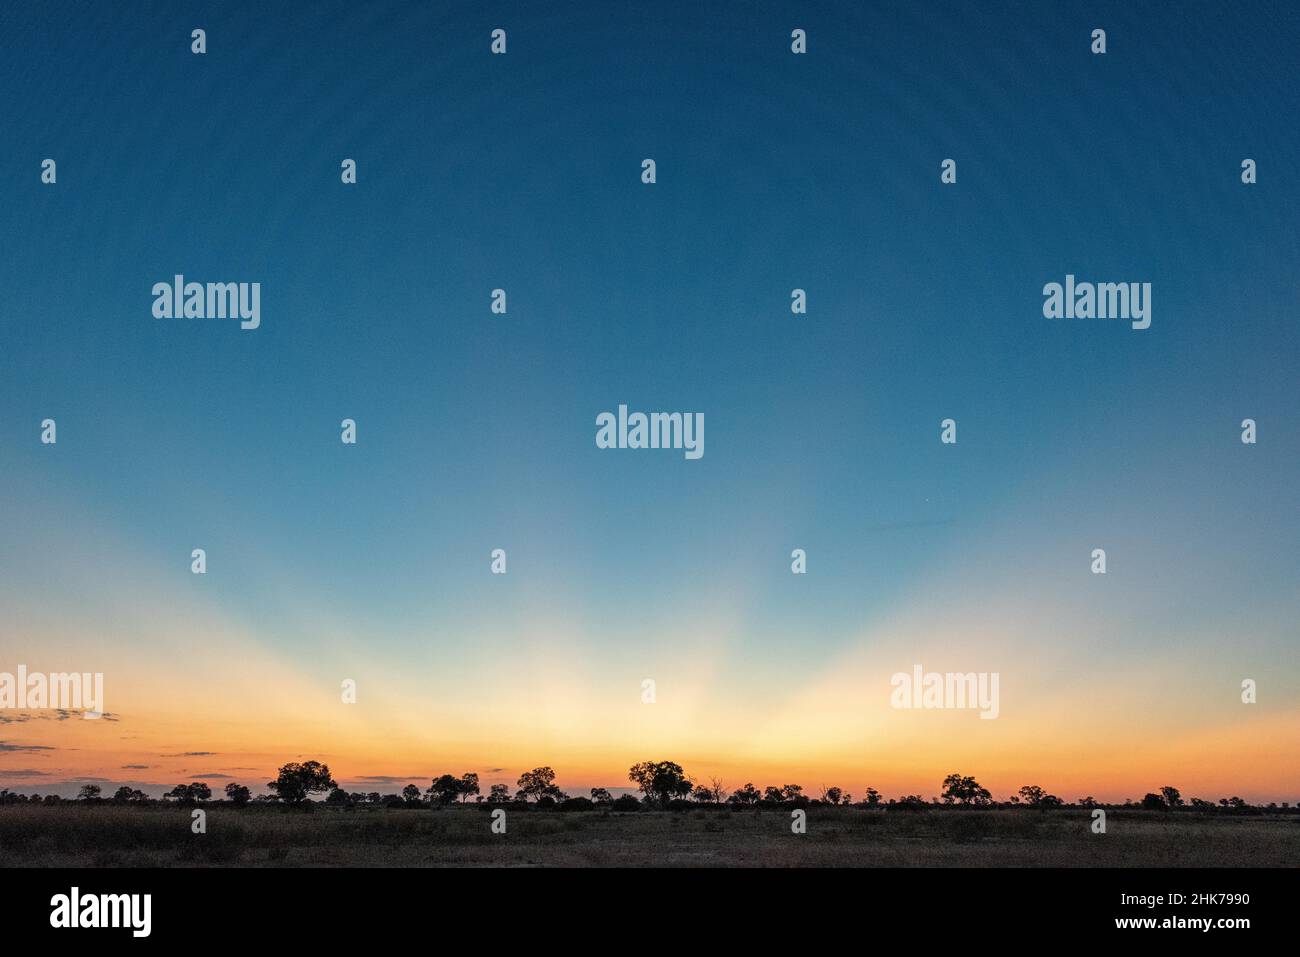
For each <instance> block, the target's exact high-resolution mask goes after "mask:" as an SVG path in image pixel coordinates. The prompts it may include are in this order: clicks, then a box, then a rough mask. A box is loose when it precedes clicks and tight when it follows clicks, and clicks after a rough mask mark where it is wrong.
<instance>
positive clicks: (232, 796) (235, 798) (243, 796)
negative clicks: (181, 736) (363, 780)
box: [226, 781, 378, 807]
mask: <svg viewBox="0 0 1300 957" xmlns="http://www.w3.org/2000/svg"><path fill="white" fill-rule="evenodd" d="M252 796H253V792H252V791H250V790H248V788H246V787H244V786H243V785H242V784H236V783H235V782H234V781H231V782H230V783H229V784H227V785H226V800H228V801H230V802H231V803H232V804H234V805H235V806H236V807H243V806H244V805H245V804H247V803H248V802H249V800H250V799H251V798H252ZM376 797H378V795H376Z"/></svg>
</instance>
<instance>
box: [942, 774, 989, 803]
mask: <svg viewBox="0 0 1300 957" xmlns="http://www.w3.org/2000/svg"><path fill="white" fill-rule="evenodd" d="M943 801H944V803H945V804H952V803H953V802H954V801H955V802H957V803H958V804H970V805H975V806H977V807H985V806H987V805H989V804H991V803H992V801H993V795H991V794H989V792H988V788H983V787H980V783H979V782H978V781H976V780H975V779H974V778H973V777H971V776H970V775H965V776H963V775H961V774H950V775H948V776H947V777H946V778H944V779H943Z"/></svg>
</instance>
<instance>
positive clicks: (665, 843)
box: [0, 804, 1300, 867]
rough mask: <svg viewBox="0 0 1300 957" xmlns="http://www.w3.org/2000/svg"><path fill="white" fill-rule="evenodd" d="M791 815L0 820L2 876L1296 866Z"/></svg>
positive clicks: (1141, 837) (865, 815)
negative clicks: (37, 871)
mask: <svg viewBox="0 0 1300 957" xmlns="http://www.w3.org/2000/svg"><path fill="white" fill-rule="evenodd" d="M807 813H808V818H807V833H806V834H792V833H791V830H790V815H789V812H785V811H780V810H738V811H736V810H728V809H708V810H691V811H685V812H666V811H664V812H660V811H640V812H635V813H607V812H601V811H590V812H580V813H561V812H537V811H531V810H527V811H526V810H510V811H508V812H507V819H506V820H507V833H506V834H504V835H496V834H492V833H491V830H490V824H491V818H490V817H489V816H488V814H487V813H485V812H484V810H483V809H482V808H476V807H453V808H447V809H442V810H405V809H391V810H390V809H383V808H366V809H355V810H343V809H332V808H324V807H316V808H315V809H313V810H311V811H309V812H303V811H294V810H288V809H284V808H278V807H256V808H243V809H235V808H232V807H228V806H227V807H223V806H220V805H218V806H213V807H209V808H208V809H207V833H206V834H193V833H191V828H190V822H191V816H190V810H189V809H187V808H183V807H176V806H170V807H166V806H160V807H119V806H114V805H110V804H101V805H91V806H86V805H68V806H60V807H21V806H16V807H15V806H9V807H0V866H4V867H54V866H91V867H211V866H217V867H450V866H459V867H465V866H468V867H592V866H594V867H608V866H635V867H646V866H650V867H755V866H761V867H1036V866H1050V867H1062V866H1063V867H1156V866H1163V867H1192V866H1198V867H1207V866H1208V867H1220V866H1222V867H1228V866H1238V867H1279V866H1294V865H1295V864H1296V863H1297V862H1298V861H1300V816H1297V815H1277V814H1271V815H1243V816H1236V815H1201V814H1192V813H1172V814H1171V813H1161V812H1151V811H1129V810H1114V811H1110V812H1108V820H1107V833H1106V834H1104V835H1098V834H1093V833H1091V830H1090V826H1089V825H1090V823H1091V817H1090V815H1089V812H1088V811H1086V810H1082V809H1077V808H1074V809H1070V808H1066V809H1057V810H1052V811H1047V812H1042V811H1036V810H1029V809H1016V810H1010V809H1005V810H1004V809H998V810H976V811H972V810H962V809H956V810H954V809H931V810H927V811H922V812H898V811H891V812H886V811H883V810H867V809H860V808H827V807H812V808H809V809H808V812H807Z"/></svg>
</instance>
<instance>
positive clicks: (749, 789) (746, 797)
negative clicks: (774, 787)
mask: <svg viewBox="0 0 1300 957" xmlns="http://www.w3.org/2000/svg"><path fill="white" fill-rule="evenodd" d="M762 797H763V795H762V794H760V793H759V791H758V788H756V787H754V785H753V782H750V781H747V782H745V786H744V787H743V788H737V789H736V790H735V791H733V792H732V794H731V800H732V801H733V802H734V803H736V804H745V805H749V804H757V803H758V802H759V801H760V800H761V799H762Z"/></svg>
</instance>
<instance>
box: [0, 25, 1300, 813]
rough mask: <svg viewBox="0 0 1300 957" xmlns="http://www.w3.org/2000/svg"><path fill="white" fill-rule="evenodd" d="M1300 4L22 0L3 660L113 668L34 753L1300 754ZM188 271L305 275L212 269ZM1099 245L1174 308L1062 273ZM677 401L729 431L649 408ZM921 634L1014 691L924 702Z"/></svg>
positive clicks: (1126, 778)
mask: <svg viewBox="0 0 1300 957" xmlns="http://www.w3.org/2000/svg"><path fill="white" fill-rule="evenodd" d="M498 27H500V28H502V29H504V30H506V32H507V52H506V54H505V55H493V54H492V53H491V52H490V49H489V47H490V43H491V37H490V34H491V31H492V30H493V29H494V28H498ZM1098 27H1100V28H1104V29H1105V30H1106V32H1107V52H1106V53H1105V54H1104V55H1094V54H1092V53H1091V52H1090V44H1091V39H1090V36H1091V32H1092V30H1093V29H1094V28H1098ZM195 28H202V29H204V30H205V31H206V42H207V52H206V53H204V54H202V55H196V54H194V53H192V52H191V31H192V30H193V29H195ZM795 28H799V29H803V30H805V31H806V33H807V53H806V54H802V55H796V54H793V53H792V52H791V46H790V45H791V39H790V34H791V31H792V30H793V29H795ZM1298 42H1300V14H1297V12H1296V11H1295V9H1294V8H1291V7H1288V6H1287V5H1285V4H1281V3H1277V4H1274V3H1244V4H1239V5H1234V6H1233V7H1231V8H1230V9H1217V10H1216V9H1214V8H1213V7H1212V6H1211V5H1208V4H1197V3H1189V4H1181V5H1179V6H1178V7H1177V8H1176V9H1175V8H1167V9H1161V8H1158V7H1144V8H1143V9H1137V8H1135V7H1134V5H1132V4H1128V3H1123V4H1105V3H1061V4H1038V3H1028V2H1026V3H1002V4H996V5H992V6H991V8H990V7H983V6H976V5H972V4H964V3H952V4H942V3H940V4H933V3H931V4H925V5H921V4H914V3H906V2H899V3H873V4H870V5H865V4H848V3H819V4H812V5H810V4H775V3H761V2H760V3H751V2H745V3H740V2H736V3H731V2H727V3H723V2H710V3H701V4H691V5H685V4H683V5H675V4H635V3H626V2H612V3H555V4H546V5H538V4H524V3H437V4H423V3H422V4H414V3H411V4H392V3H373V4H371V3H367V4H343V3H319V4H313V5H311V6H310V8H305V9H304V10H303V11H301V12H292V11H290V10H289V9H288V8H287V7H283V8H280V7H276V8H272V9H270V10H268V9H267V8H266V7H265V5H262V4H254V3H230V2H223V3H215V2H214V3H192V2H186V3H180V4H176V3H139V4H133V5H132V6H131V8H130V11H129V13H126V12H124V11H122V10H119V9H116V8H113V7H111V6H108V5H96V6H91V7H86V6H84V5H79V4H70V3H61V2H54V3H39V4H38V3H34V2H27V0H21V2H14V3H10V4H6V5H5V6H4V8H3V10H0V75H3V77H4V82H3V83H0V129H2V130H3V131H4V136H3V140H2V142H3V148H0V225H2V226H3V229H4V235H5V238H6V243H5V255H4V256H0V294H2V295H3V299H2V300H0V301H3V304H4V307H3V309H2V310H0V530H2V531H0V672H15V671H16V669H17V667H18V666H19V665H20V664H22V665H26V666H27V667H28V669H29V670H32V671H36V670H43V671H65V670H68V671H71V670H75V671H79V672H102V673H103V674H104V682H105V699H106V701H105V708H106V710H107V711H108V712H110V715H109V717H108V719H107V720H100V721H87V720H82V719H80V718H77V717H72V718H67V719H63V720H61V719H60V716H59V715H58V714H57V713H54V712H40V713H37V712H18V711H15V710H10V711H0V786H5V787H9V788H11V789H14V790H21V791H24V792H29V791H38V792H40V793H50V792H58V793H65V794H71V793H75V791H76V789H77V786H78V785H79V784H80V783H82V782H84V781H96V782H102V783H103V784H104V785H105V790H110V791H111V789H112V787H113V786H116V785H119V784H129V785H132V786H138V787H142V788H145V789H146V790H149V791H150V793H155V794H157V793H161V791H162V790H165V789H168V788H170V787H172V786H173V785H175V784H176V783H178V782H182V781H189V780H195V779H203V780H208V781H209V782H210V783H212V784H213V785H214V790H217V789H218V788H219V787H220V786H221V785H222V784H224V783H225V782H226V781H227V780H236V781H240V782H242V783H246V784H250V785H251V786H253V788H254V793H257V792H258V791H260V790H264V787H262V784H263V783H264V782H266V781H268V780H270V779H271V778H272V777H273V776H274V772H275V769H276V768H277V767H278V766H279V765H281V764H283V763H285V762H287V761H295V760H306V759H309V758H314V759H318V760H322V761H325V762H326V763H328V764H329V766H330V767H331V769H332V770H333V771H334V774H335V777H336V778H337V779H338V780H339V781H340V783H341V784H343V785H344V786H345V787H348V788H349V789H350V790H365V791H370V790H379V791H384V792H387V791H396V790H399V789H400V787H401V786H402V785H403V784H405V783H408V782H414V783H418V784H420V785H421V786H427V784H428V781H429V779H430V778H431V777H433V776H436V775H438V774H441V773H444V772H452V773H457V774H459V773H461V772H465V771H477V772H478V773H479V775H480V779H481V781H482V783H483V788H484V791H485V792H486V790H487V785H488V784H490V783H495V782H499V781H503V782H507V783H510V784H511V785H512V786H513V784H514V781H515V779H516V778H517V777H518V776H519V774H520V773H521V772H522V771H524V770H527V769H529V768H532V767H535V766H539V765H549V766H551V767H553V768H555V770H556V772H557V783H558V784H559V785H560V786H561V787H562V788H564V789H565V790H566V791H568V792H569V793H574V794H577V793H584V792H585V790H586V789H587V788H590V787H595V786H605V787H610V788H615V787H618V786H630V785H629V782H628V781H627V771H626V769H627V768H628V767H629V766H630V765H631V764H633V763H635V762H637V761H642V760H647V759H654V760H660V759H668V760H675V761H677V762H679V763H680V764H682V765H683V766H684V767H685V768H686V770H687V772H688V773H690V774H691V775H692V776H693V777H696V778H698V779H708V778H712V777H718V778H721V779H722V780H723V782H724V783H725V784H726V786H727V788H728V789H729V790H730V789H733V788H735V787H739V786H740V785H741V784H743V783H745V782H746V781H752V782H754V783H755V784H757V785H758V786H760V787H763V786H766V785H781V784H786V783H791V782H796V783H800V784H802V785H803V786H804V788H805V790H806V791H816V790H817V788H818V787H819V786H821V785H838V786H841V787H844V788H845V789H846V790H848V791H850V792H852V793H854V794H855V795H860V794H861V793H863V792H864V791H865V789H866V788H867V787H875V788H876V789H877V790H879V791H881V792H883V793H884V794H886V796H897V795H901V794H905V793H907V794H910V793H918V794H921V795H923V796H926V797H928V796H930V795H933V794H937V793H938V792H939V783H940V781H941V780H942V778H943V777H944V775H946V774H947V773H949V772H953V771H960V772H962V773H964V774H973V775H974V776H976V777H977V778H978V779H979V780H980V781H981V783H983V784H984V785H985V786H987V787H989V788H990V789H991V790H992V791H993V792H994V794H995V796H997V797H1005V796H1006V795H1007V794H1010V793H1013V792H1014V791H1015V789H1016V788H1018V787H1019V786H1021V785H1024V784H1038V785H1041V786H1043V787H1045V788H1047V789H1048V790H1049V791H1051V792H1053V793H1056V794H1059V795H1060V796H1062V797H1064V798H1066V799H1068V800H1073V799H1075V798H1076V797H1079V796H1083V795H1093V796H1096V797H1097V798H1099V799H1103V800H1123V799H1124V798H1126V797H1133V798H1136V799H1140V798H1141V796H1142V795H1143V794H1144V793H1145V792H1147V791H1151V790H1156V789H1158V788H1159V787H1160V786H1163V785H1166V784H1172V785H1175V786H1177V787H1179V788H1180V789H1181V790H1182V792H1183V794H1184V795H1185V796H1200V797H1204V798H1207V799H1211V800H1217V799H1218V798H1219V797H1223V796H1228V795H1232V794H1237V795H1241V796H1243V797H1245V798H1247V799H1249V800H1256V801H1278V802H1281V801H1291V802H1296V801H1300V664H1298V662H1300V656H1297V654H1296V650H1295V649H1296V644H1297V637H1298V636H1297V622H1298V621H1300V589H1298V588H1297V581H1298V577H1297V571H1298V568H1300V564H1298V562H1297V558H1296V550H1295V546H1296V542H1297V540H1298V539H1300V483H1297V482H1296V475H1297V466H1300V445H1298V441H1300V428H1298V427H1297V423H1298V422H1300V400H1298V398H1297V388H1296V383H1297V376H1296V372H1297V367H1298V362H1297V360H1300V331H1297V321H1296V320H1297V310H1298V308H1300V295H1298V294H1300V272H1298V271H1297V262H1298V261H1300V238H1298V234H1297V225H1296V224H1297V223H1298V222H1300V216H1298V215H1297V214H1298V213H1300V202H1298V199H1300V186H1297V183H1296V180H1295V177H1294V174H1293V172H1292V170H1291V166H1292V163H1293V161H1294V157H1295V156H1296V155H1298V154H1300V132H1297V129H1296V125H1295V123H1294V122H1293V121H1292V118H1293V117H1294V116H1296V115H1297V108H1300V102H1298V101H1300V76H1298V75H1297V74H1298V73H1300V66H1298V65H1297V61H1296V58H1295V56H1294V50H1295V49H1296V48H1297V44H1298ZM1247 157H1249V158H1253V159H1254V160H1256V162H1257V164H1258V182H1257V183H1255V184H1252V185H1245V184H1243V183H1242V181H1241V163H1242V160H1243V158H1247ZM45 158H53V159H54V160H56V162H57V180H56V182H55V183H53V184H46V183H43V182H42V180H41V162H42V160H43V159H45ZM345 158H351V159H354V160H355V161H356V164H357V182H356V183H355V184H344V183H342V182H341V177H340V164H341V163H342V161H343V160H344V159H345ZM645 158H652V159H654V160H655V163H656V182H654V183H653V184H646V183H643V182H642V178H641V172H642V160H643V159H645ZM947 158H952V159H954V160H955V161H956V163H957V181H956V182H955V183H953V184H944V183H942V182H941V181H940V164H941V162H942V161H943V160H944V159H947ZM176 274H183V275H184V276H185V277H186V278H187V279H189V280H195V281H200V282H259V283H260V284H261V286H260V289H261V322H260V326H259V327H258V328H257V329H252V330H243V329H241V328H240V327H239V324H238V323H236V322H231V321H223V320H198V319H190V320H186V319H158V318H155V317H154V315H153V311H152V306H153V296H152V294H151V289H152V287H153V285H154V284H155V283H157V282H167V283H169V282H171V280H172V277H173V276H174V275H176ZM1067 274H1070V275H1075V276H1077V277H1078V278H1079V280H1080V281H1084V280H1089V281H1096V282H1149V283H1151V288H1152V293H1151V318H1152V322H1151V326H1150V328H1148V329H1145V330H1135V329H1132V328H1131V327H1130V325H1129V324H1128V323H1126V322H1121V321H1102V320H1086V319H1048V318H1045V317H1044V314H1043V308H1042V307H1043V291H1042V290H1043V287H1044V285H1045V284H1047V283H1050V282H1058V283H1063V282H1064V281H1065V277H1066V275H1067ZM497 288H500V289H504V290H505V291H506V293H507V303H508V306H507V311H506V314H505V315H496V314H493V313H492V312H491V310H490V302H491V293H492V290H493V289H497ZM796 288H799V289H803V290H805V291H806V294H807V313H806V314H805V315H794V314H792V312H791V290H793V289H796ZM620 404H626V405H627V406H628V407H629V408H630V409H632V410H634V411H638V410H639V411H644V412H650V411H680V412H698V413H703V415H704V418H705V421H706V424H707V427H706V430H705V439H706V441H705V453H704V455H703V456H702V457H701V458H699V459H695V460H688V459H687V458H685V456H684V455H683V454H682V452H681V451H676V450H630V449H613V450H611V449H601V448H598V447H597V444H596V442H595V435H596V425H595V423H596V416H597V415H598V414H599V413H601V412H605V411H615V410H617V408H618V406H619V405H620ZM46 418H53V419H55V421H56V422H57V443H56V444H54V445H48V444H43V443H42V442H41V440H40V438H41V422H42V420H44V419H46ZM345 418H351V419H354V420H355V422H356V423H357V442H356V444H355V445H345V444H343V443H342V442H341V441H340V422H341V421H342V420H343V419H345ZM946 418H952V419H954V420H955V421H956V423H957V442H956V443H955V444H944V443H943V442H941V441H940V431H941V430H940V422H941V421H942V420H944V419H946ZM1245 418H1253V419H1255V420H1256V422H1257V428H1258V441H1257V442H1256V443H1255V444H1253V445H1247V444H1243V442H1242V441H1241V422H1242V420H1243V419H1245ZM195 548H203V549H205V551H206V555H207V571H206V574H203V575H195V574H192V573H191V552H192V550H193V549H195ZM496 548H502V549H505V551H506V553H507V556H508V558H507V562H508V565H507V568H508V571H507V573H506V574H504V575H494V574H492V572H491V568H490V565H491V558H490V555H491V552H492V550H493V549H496ZM796 548H801V549H804V550H805V552H806V555H807V573H806V574H803V575H796V574H792V572H791V552H792V551H793V550H794V549H796ZM1095 548H1104V549H1105V551H1106V554H1107V572H1106V574H1105V575H1096V574H1093V573H1092V570H1091V566H1092V557H1091V556H1092V551H1093V549H1095ZM917 664H920V665H922V666H923V667H924V669H925V670H927V671H937V672H989V673H997V674H998V675H999V676H1000V695H1001V698H1000V713H999V716H998V718H997V719H996V720H982V719H980V718H979V715H978V714H977V713H975V712H973V711H970V710H906V709H896V708H893V707H891V702H890V691H891V686H890V678H891V676H892V675H893V674H895V673H896V672H909V673H910V672H911V671H912V669H913V667H914V666H915V665H917ZM1247 678H1250V679H1254V680H1255V681H1256V682H1257V683H1258V700H1257V701H1256V703H1254V704H1244V703H1243V702H1242V700H1241V683H1242V681H1243V680H1244V679H1247ZM348 679H351V680H352V681H355V682H356V687H357V701H356V703H355V704H345V703H344V702H343V701H342V700H341V693H340V688H341V683H342V682H343V681H345V680H348ZM646 679H650V680H653V681H654V682H655V689H656V694H655V701H654V702H653V703H652V704H650V703H645V702H643V700H642V697H643V695H642V683H643V681H645V680H646Z"/></svg>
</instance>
